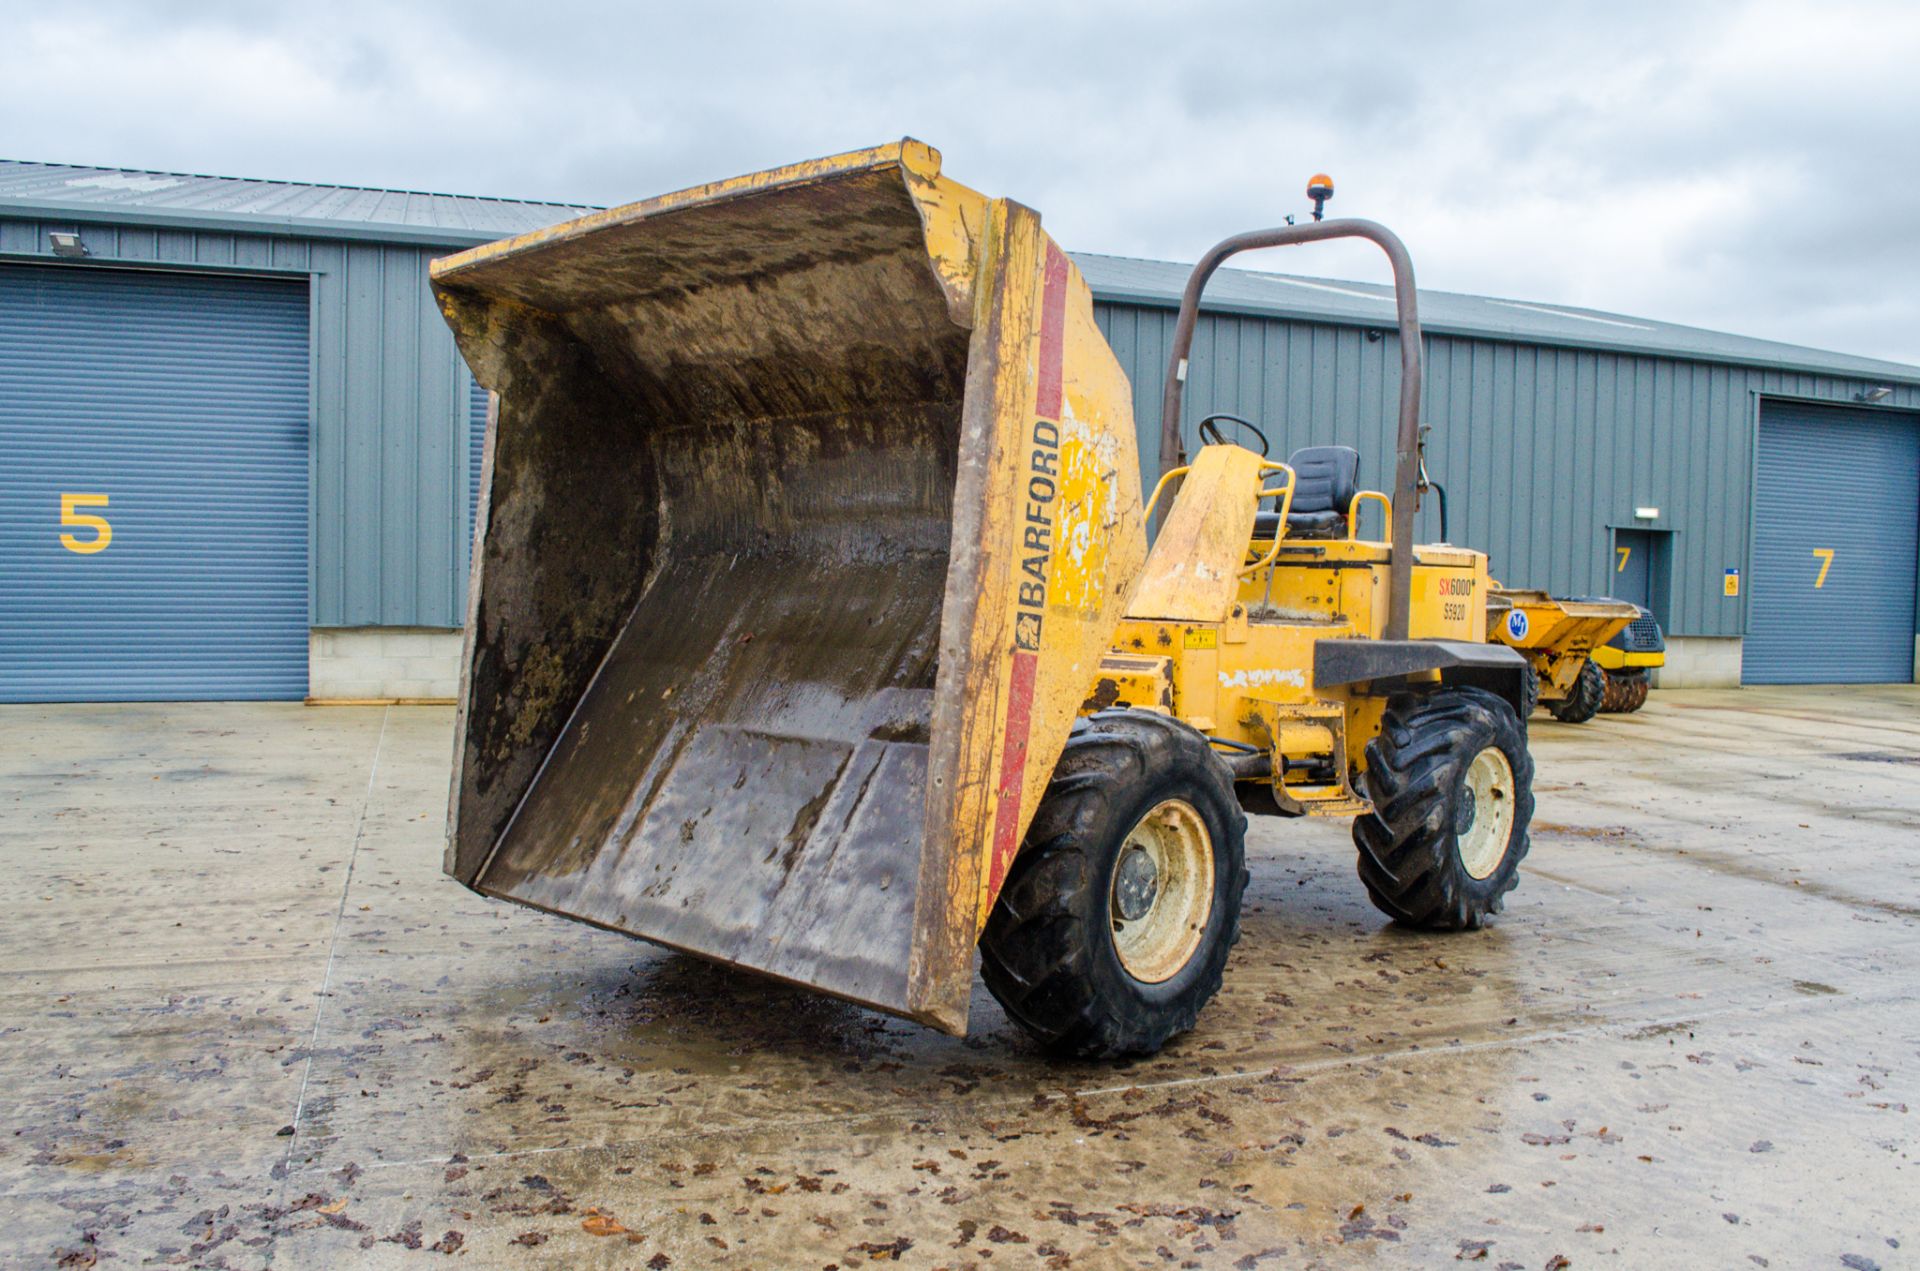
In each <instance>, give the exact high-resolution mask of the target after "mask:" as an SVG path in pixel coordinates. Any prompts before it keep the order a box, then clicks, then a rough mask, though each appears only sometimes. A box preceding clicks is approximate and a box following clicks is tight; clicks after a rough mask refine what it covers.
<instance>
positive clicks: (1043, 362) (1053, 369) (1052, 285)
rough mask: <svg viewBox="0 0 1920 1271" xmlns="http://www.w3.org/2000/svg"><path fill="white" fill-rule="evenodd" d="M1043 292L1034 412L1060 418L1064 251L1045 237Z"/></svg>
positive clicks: (1064, 306) (1063, 329) (1065, 259)
mask: <svg viewBox="0 0 1920 1271" xmlns="http://www.w3.org/2000/svg"><path fill="white" fill-rule="evenodd" d="M1046 280H1047V283H1046V286H1047V289H1046V292H1045V293H1044V294H1043V295H1042V297H1041V300H1040V391H1039V392H1038V393H1036V394H1035V395H1034V396H1035V401H1034V413H1035V414H1037V415H1039V416H1040V418H1042V419H1055V420H1057V419H1059V418H1060V370H1061V367H1060V363H1061V351H1060V338H1061V334H1062V333H1063V332H1064V331H1065V330H1066V326H1067V254H1066V253H1065V252H1063V251H1061V250H1060V244H1058V243H1056V242H1054V241H1053V240H1052V239H1048V240H1047V267H1046Z"/></svg>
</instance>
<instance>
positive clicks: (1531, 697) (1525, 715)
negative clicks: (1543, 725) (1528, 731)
mask: <svg viewBox="0 0 1920 1271" xmlns="http://www.w3.org/2000/svg"><path fill="white" fill-rule="evenodd" d="M1520 697H1521V700H1522V701H1524V702H1525V703H1526V704H1527V709H1526V710H1525V711H1523V712H1522V713H1521V715H1520V722H1521V723H1523V724H1524V723H1526V722H1527V720H1528V719H1529V718H1531V717H1532V715H1533V713H1534V712H1535V711H1537V710H1539V709H1540V672H1538V671H1536V670H1534V669H1533V663H1531V662H1529V663H1527V664H1526V666H1525V667H1524V668H1523V673H1522V675H1521V683H1520Z"/></svg>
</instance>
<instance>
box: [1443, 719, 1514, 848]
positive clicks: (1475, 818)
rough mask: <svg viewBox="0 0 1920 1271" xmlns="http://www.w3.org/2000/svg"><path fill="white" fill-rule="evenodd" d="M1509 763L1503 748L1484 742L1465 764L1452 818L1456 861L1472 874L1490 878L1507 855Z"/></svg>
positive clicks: (1510, 800) (1510, 803)
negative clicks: (1486, 744) (1484, 747)
mask: <svg viewBox="0 0 1920 1271" xmlns="http://www.w3.org/2000/svg"><path fill="white" fill-rule="evenodd" d="M1513 799H1514V790H1513V765H1512V764H1511V763H1509V762H1508V761H1507V756H1506V752H1505V751H1503V750H1501V749H1500V748H1499V747H1498V746H1488V747H1487V748H1486V749H1485V750H1482V751H1481V752H1480V753H1479V754H1477V755H1475V756H1474V757H1473V762H1472V763H1470V764H1468V765H1467V777H1466V780H1465V781H1463V782H1461V783H1460V803H1461V807H1460V809H1459V813H1458V815H1457V817H1456V819H1455V829H1456V831H1457V832H1456V835H1455V838H1456V840H1457V841H1458V843H1459V845H1460V865H1461V867H1462V868H1464V869H1465V870H1466V871H1467V873H1468V874H1469V875H1470V876H1472V877H1474V878H1491V877H1492V876H1493V872H1494V871H1495V870H1497V869H1499V868H1500V862H1501V861H1502V860H1504V859H1505V858H1506V855H1507V839H1508V837H1509V836H1510V835H1512V833H1513Z"/></svg>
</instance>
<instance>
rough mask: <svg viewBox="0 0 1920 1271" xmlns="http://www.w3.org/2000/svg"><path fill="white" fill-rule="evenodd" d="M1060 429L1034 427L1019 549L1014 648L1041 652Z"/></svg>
mask: <svg viewBox="0 0 1920 1271" xmlns="http://www.w3.org/2000/svg"><path fill="white" fill-rule="evenodd" d="M1059 476H1060V425H1058V424H1054V423H1049V422H1048V421H1046V420H1044V419H1040V420H1035V421H1034V425H1033V452H1032V455H1031V457H1030V458H1029V460H1028V470H1027V521H1026V525H1025V526H1024V527H1023V533H1022V534H1021V539H1020V546H1021V548H1022V550H1023V552H1024V553H1025V554H1024V555H1023V556H1022V557H1021V559H1020V572H1021V573H1023V574H1025V575H1026V577H1025V578H1023V579H1021V580H1020V592H1019V596H1018V599H1017V600H1016V602H1015V609H1014V615H1013V643H1014V647H1015V648H1020V649H1029V650H1032V651H1034V652H1038V651H1039V649H1040V625H1041V622H1042V621H1043V620H1044V619H1045V617H1046V612H1047V557H1048V556H1050V555H1051V554H1052V552H1053V500H1054V496H1055V495H1056V494H1058V493H1059V489H1058V484H1057V482H1058V478H1059Z"/></svg>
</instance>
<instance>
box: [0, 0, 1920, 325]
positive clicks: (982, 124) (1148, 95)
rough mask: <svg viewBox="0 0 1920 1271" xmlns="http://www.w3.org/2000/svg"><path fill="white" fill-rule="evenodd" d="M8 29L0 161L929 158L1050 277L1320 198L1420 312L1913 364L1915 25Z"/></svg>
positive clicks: (1904, 10)
mask: <svg viewBox="0 0 1920 1271" xmlns="http://www.w3.org/2000/svg"><path fill="white" fill-rule="evenodd" d="M9 34H10V35H11V36H12V37H13V43H14V45H15V50H14V54H13V56H12V57H11V58H10V71H11V73H10V74H9V76H8V77H6V79H5V81H4V82H0V154H4V155H6V156H9V157H21V158H38V159H56V160H58V159H64V160H69V161H74V162H82V163H106V164H117V165H125V166H134V167H160V168H179V169H185V170H191V171H214V172H224V173H234V174H239V175H260V176H271V177H282V178H295V179H308V180H318V181H338V182H345V183H356V184H371V185H385V186H397V187H418V188H430V189H441V190H457V191H461V192H469V193H482V194H496V195H504V196H510V197H524V198H548V199H560V200H571V201H586V202H595V203H611V202H621V201H626V200H629V199H633V198H637V197H643V196H645V195H648V194H652V193H658V192H660V191H663V190H667V189H672V188H676V187H678V186H683V185H687V184H692V183H695V182H698V181H703V180H709V179H713V178H715V177H720V176H726V175H730V174H733V173H737V172H743V171H750V170H752V169H754V168H757V167H763V166H767V165H770V164H774V163H779V162H784V161H787V160H791V159H795V158H800V157H805V156H810V155H815V154H822V153H828V152H831V151H833V150H837V149H841V148H845V147H849V146H854V145H861V144H867V143H871V142H873V141H877V140H880V139H883V138H886V137H890V136H897V135H900V134H902V133H912V134H913V135H916V136H920V137H923V138H925V139H926V140H928V141H930V142H932V143H934V144H935V145H937V146H939V147H941V148H942V150H943V151H944V152H945V153H946V155H947V163H948V167H949V170H950V171H952V172H953V173H954V174H955V175H956V176H958V177H960V178H961V179H962V180H965V181H967V182H969V183H970V184H973V185H975V186H976V187H978V188H981V189H983V190H988V191H991V192H993V193H1004V194H1007V195H1010V196H1013V197H1016V198H1019V199H1021V200H1022V201H1025V202H1028V203H1030V204H1032V205H1034V206H1036V207H1038V208H1040V209H1041V210H1042V211H1043V213H1044V214H1045V216H1046V218H1047V223H1048V224H1049V226H1051V227H1052V228H1053V230H1054V232H1055V233H1056V234H1058V235H1059V236H1060V237H1061V238H1062V240H1063V241H1064V242H1066V244H1067V245H1068V246H1070V247H1073V248H1077V249H1082V250H1088V251H1108V252H1117V253H1123V254H1132V255H1148V256H1161V257H1169V258H1179V259H1190V258H1192V257H1193V256H1194V255H1196V254H1197V253H1198V252H1199V251H1201V250H1203V249H1204V247H1205V246H1206V245H1207V243H1209V242H1210V241H1212V240H1213V239H1215V238H1217V237H1219V236H1221V235H1222V234H1225V233H1228V232H1231V231H1234V230H1237V229H1241V228H1245V227H1246V226H1248V225H1250V224H1254V223H1270V222H1272V221H1274V220H1277V219H1278V218H1279V217H1280V216H1281V215H1283V214H1284V213H1285V212H1287V211H1289V210H1292V211H1298V210H1300V209H1301V207H1302V204H1303V199H1302V196H1301V186H1302V185H1303V184H1304V181H1305V178H1306V176H1307V175H1308V174H1309V173H1310V172H1313V171H1315V170H1320V169H1325V170H1328V171H1331V172H1333V173H1334V175H1335V177H1336V179H1337V180H1338V181H1339V184H1340V196H1339V198H1338V199H1337V200H1336V203H1335V207H1336V209H1337V210H1339V211H1344V212H1349V213H1354V214H1366V215H1372V216H1375V217H1377V218H1379V219H1382V220H1386V221H1388V222H1389V223H1391V224H1393V225H1395V226H1396V227H1397V228H1399V229H1400V230H1401V231H1402V232H1403V233H1404V234H1405V236H1406V237H1407V238H1408V240H1409V242H1410V243H1411V244H1412V245H1413V247H1414V250H1415V253H1416V256H1417V259H1418V260H1419V263H1420V268H1421V272H1422V278H1423V281H1424V282H1426V283H1427V284H1428V285H1431V286H1438V287H1444V288H1447V289H1452V290H1462V291H1478V292H1486V293H1491V294H1500V295H1509V296H1514V297H1518V298H1523V299H1529V300H1543V301H1550V302H1556V303H1566V304H1579V305H1588V306H1592V307H1595V308H1602V309H1616V310H1621V311H1625V312H1629V313H1641V314H1646V315H1648V316H1652V317H1658V318H1663V319H1667V320H1670V321H1678V322H1692V323H1696V324H1699V325H1704V326H1712V327H1719V328H1722V329H1729V330H1736V331H1741V332H1745V333H1749V334H1755V335H1761V336H1766V337H1770V338H1774V339H1781V340H1788V341H1793V342H1797V343H1805V344H1813V345H1819V346H1825V347H1831V348H1837V349H1843V350H1846V351H1848V352H1855V353H1862V354H1869V355H1875V356H1882V357H1891V358H1896V359H1900V360H1905V361H1920V288H1916V287H1915V285H1914V282H1915V279H1916V275H1920V238H1917V237H1916V234H1915V232H1914V229H1913V227H1914V226H1915V225H1916V223H1920V215H1917V214H1920V171H1916V169H1915V166H1914V165H1913V164H1912V162H1911V152H1912V150H1913V146H1912V142H1911V140H1910V138H1909V137H1908V135H1907V134H1908V131H1909V129H1910V128H1911V122H1912V120H1914V119H1915V118H1920V76H1915V75H1913V74H1912V73H1911V72H1910V71H1908V70H1907V69H1906V68H1907V67H1908V66H1911V65H1913V64H1915V63H1916V60H1917V56H1916V55H1920V16H1916V13H1915V11H1914V8H1913V6H1911V5H1908V4H1900V3H1873V2H1870V0H1856V2H1852V3H1842V4H1819V5H1816V4H1810V3H1809V4H1789V3H1775V2H1771V0H1724V2H1718V3H1706V4H1689V5H1673V4H1662V3H1640V2H1629V3H1614V4H1608V5H1604V6H1600V5H1593V6H1559V5H1539V4H1515V3H1498V4H1495V3H1486V4H1466V5H1433V4H1413V3H1391V4H1379V3H1376V4H1367V5H1348V6H1339V7H1332V8H1326V7H1322V8H1309V7H1301V6H1294V5H1286V6H1282V5H1274V4H1269V3H1254V2H1248V3H1223V4H1215V5H1206V6H1184V5H1178V6H1177V5H1167V4H1164V3H1159V4H1149V3H1109V4H1060V5H1056V6H1051V7H1048V6H1036V5H1033V4H1030V3H1029V4H1014V3H999V2H992V3H978V4H974V5H969V6H963V7H959V8H954V7H933V6H904V5H899V4H882V3H843V4H837V5H824V4H823V5H805V6H802V5H776V4H759V5H756V4H737V3H708V4H703V5H697V6H696V5H666V4H649V5H631V6H621V5H609V6H591V5H583V4H573V3H550V4H544V5H539V6H530V5H527V4H525V3H524V0H516V2H514V3H507V2H506V0H478V2H468V3H455V2H454V0H424V2H422V3H414V4H407V5H395V4H391V3H384V4H373V3H368V2H366V0H344V2H343V3H340V4H336V5H330V6H325V7H317V6H313V5H310V4H293V3H290V2H285V3H239V2H235V3H224V4H222V3H214V4H192V5H188V4H164V3H163V4H153V3H133V2H131V0H128V2H126V3H91V4H90V3H85V2H82V0H76V3H74V4H71V5H62V6H59V7H58V8H57V9H43V10H40V11H37V12H32V11H30V12H25V13H23V14H20V15H16V16H15V17H14V18H13V19H11V20H10V31H9ZM1262 263H1263V264H1264V265H1266V266H1268V267H1272V268H1284V269H1288V270H1292V271H1297V272H1307V273H1326V274H1332V275H1335V276H1352V277H1362V278H1369V279H1374V278H1379V277H1380V276H1381V271H1380V269H1379V266H1378V264H1377V262H1375V261H1374V260H1372V259H1370V258H1369V257H1368V256H1367V255H1365V254H1364V253H1362V252H1358V251H1345V252H1343V251H1338V250H1333V251H1327V252H1322V253H1318V254H1311V255H1310V254H1305V253H1301V254H1296V255H1290V256H1287V257H1286V258H1285V259H1282V258H1281V254H1276V256H1275V258H1273V259H1271V260H1268V261H1264V262H1262Z"/></svg>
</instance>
